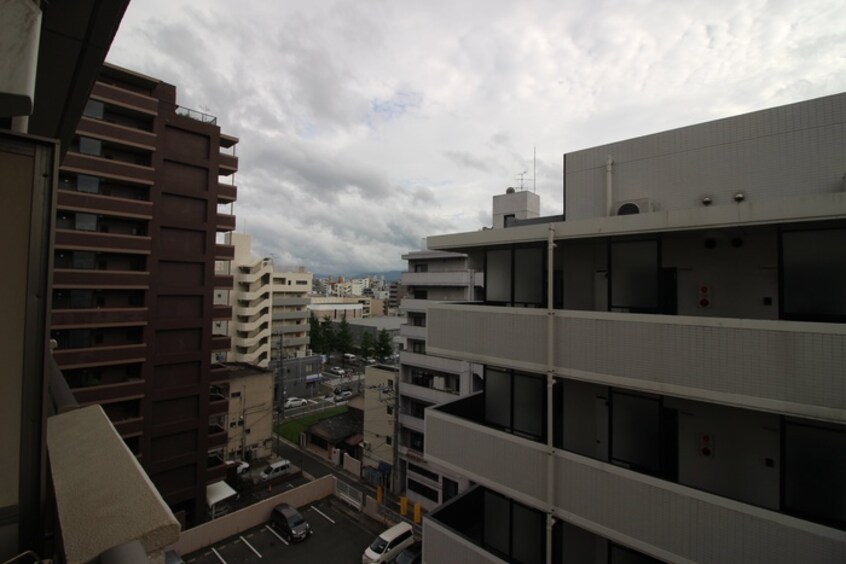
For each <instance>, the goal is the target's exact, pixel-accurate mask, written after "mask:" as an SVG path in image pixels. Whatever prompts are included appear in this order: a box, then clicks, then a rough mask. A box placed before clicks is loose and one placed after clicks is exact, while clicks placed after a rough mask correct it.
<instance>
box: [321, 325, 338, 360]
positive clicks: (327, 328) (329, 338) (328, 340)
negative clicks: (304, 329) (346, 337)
mask: <svg viewBox="0 0 846 564" xmlns="http://www.w3.org/2000/svg"><path fill="white" fill-rule="evenodd" d="M320 336H321V338H322V339H323V353H322V354H332V351H333V350H335V328H334V327H332V322H331V321H329V318H325V319H324V320H323V321H321V322H320Z"/></svg>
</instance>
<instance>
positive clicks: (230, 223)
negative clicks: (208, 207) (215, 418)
mask: <svg viewBox="0 0 846 564" xmlns="http://www.w3.org/2000/svg"><path fill="white" fill-rule="evenodd" d="M216 225H217V230H218V231H219V232H224V231H235V216H234V215H230V214H228V213H218V214H217V224H216Z"/></svg>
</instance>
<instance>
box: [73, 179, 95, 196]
mask: <svg viewBox="0 0 846 564" xmlns="http://www.w3.org/2000/svg"><path fill="white" fill-rule="evenodd" d="M76 189H77V190H79V191H80V192H89V193H91V194H97V193H99V192H100V179H99V178H97V177H96V176H89V175H87V174H80V175H78V176H77V177H76Z"/></svg>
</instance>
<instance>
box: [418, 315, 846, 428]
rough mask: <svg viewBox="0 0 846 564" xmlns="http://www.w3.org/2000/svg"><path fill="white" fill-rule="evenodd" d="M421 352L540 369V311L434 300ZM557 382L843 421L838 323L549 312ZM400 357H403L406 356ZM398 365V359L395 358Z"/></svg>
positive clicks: (842, 345) (842, 334) (845, 368)
mask: <svg viewBox="0 0 846 564" xmlns="http://www.w3.org/2000/svg"><path fill="white" fill-rule="evenodd" d="M427 322H428V326H429V338H428V340H427V350H428V352H430V353H432V354H437V355H441V356H447V357H453V358H462V359H466V360H469V361H471V362H478V363H482V364H488V365H495V366H503V367H509V368H515V369H521V370H530V371H533V372H538V373H543V372H545V370H546V339H547V311H546V310H545V309H530V308H514V307H495V306H477V305H460V304H440V305H437V306H433V307H431V308H430V310H429V315H428V319H427ZM553 330H554V346H555V354H554V368H555V370H556V372H557V373H558V374H560V375H562V376H571V377H574V378H577V379H580V380H585V381H590V382H595V383H600V384H607V385H615V386H622V387H626V388H629V389H634V390H641V391H644V392H653V393H668V394H671V395H674V396H678V397H688V398H691V399H706V400H708V401H713V402H717V403H722V404H725V405H734V406H738V407H746V408H752V409H760V410H764V411H775V412H779V413H787V414H790V415H796V416H799V417H813V418H819V419H824V420H828V421H832V422H844V421H846V412H845V411H844V410H843V406H844V405H846V381H844V380H843V379H837V378H832V375H833V374H846V355H842V354H833V353H832V354H823V353H822V351H838V350H844V349H846V326H844V325H840V324H829V323H811V322H794V321H766V320H752V319H730V318H709V317H687V316H668V315H647V314H634V313H612V312H590V311H588V312H584V311H568V310H555V312H554V327H553ZM407 354H410V353H403V355H407ZM403 362H405V361H403Z"/></svg>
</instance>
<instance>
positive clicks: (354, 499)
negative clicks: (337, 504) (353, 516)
mask: <svg viewBox="0 0 846 564" xmlns="http://www.w3.org/2000/svg"><path fill="white" fill-rule="evenodd" d="M335 495H336V496H337V497H338V498H339V499H341V500H343V501H345V502H347V503H349V504H350V505H352V506H353V507H355V508H356V510H357V511H361V508H362V507H364V493H362V492H361V490H358V489H356V488H354V487H352V486H351V485H349V484H347V483H345V482H342V481H341V480H337V481H336V482H335Z"/></svg>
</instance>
